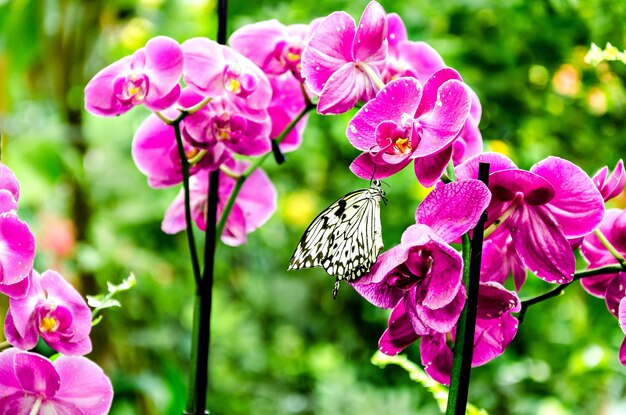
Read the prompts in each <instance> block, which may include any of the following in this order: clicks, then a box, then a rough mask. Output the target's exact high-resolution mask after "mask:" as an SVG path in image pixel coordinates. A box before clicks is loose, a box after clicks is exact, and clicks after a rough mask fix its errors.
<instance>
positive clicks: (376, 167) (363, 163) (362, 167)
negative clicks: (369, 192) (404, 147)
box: [350, 153, 411, 180]
mask: <svg viewBox="0 0 626 415" xmlns="http://www.w3.org/2000/svg"><path fill="white" fill-rule="evenodd" d="M410 162H411V159H409V158H407V159H405V160H404V161H403V162H401V163H397V164H378V163H376V162H375V161H374V160H373V158H372V155H371V154H370V153H363V154H361V155H360V156H358V157H357V158H356V159H354V161H353V162H352V164H350V171H351V172H352V173H354V174H355V175H356V176H357V177H360V178H362V179H366V180H371V179H384V178H385V177H389V176H391V175H392V174H394V173H397V172H399V171H400V170H402V169H403V168H405V167H406V166H407V165H408V164H409V163H410Z"/></svg>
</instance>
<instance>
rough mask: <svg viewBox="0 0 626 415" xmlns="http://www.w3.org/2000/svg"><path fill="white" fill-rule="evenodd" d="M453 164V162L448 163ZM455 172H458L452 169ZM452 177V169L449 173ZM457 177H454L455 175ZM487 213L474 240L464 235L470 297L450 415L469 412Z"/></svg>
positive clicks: (481, 173)
mask: <svg viewBox="0 0 626 415" xmlns="http://www.w3.org/2000/svg"><path fill="white" fill-rule="evenodd" d="M448 166H450V165H448ZM449 170H452V175H454V171H453V169H452V168H450V169H449ZM448 177H450V172H449V173H448ZM452 177H454V176H452ZM478 179H479V180H481V181H482V182H483V183H485V185H487V184H488V181H489V163H480V164H479V169H478ZM486 221H487V214H486V212H483V214H482V215H481V217H480V219H479V220H478V223H477V224H476V226H475V227H474V230H473V239H472V240H471V241H470V238H469V234H467V233H466V234H465V235H463V237H462V257H463V283H464V285H465V287H467V300H466V303H465V307H463V311H462V312H461V315H460V317H459V321H458V322H457V326H456V336H455V338H456V341H455V344H454V357H453V359H452V373H451V375H450V393H449V396H448V405H447V408H446V414H447V415H452V414H456V415H461V414H465V411H466V408H467V401H468V396H469V384H470V375H471V371H472V357H473V354H474V333H475V331H476V314H477V309H478V289H479V285H480V264H481V257H482V249H483V231H484V227H485V222H486Z"/></svg>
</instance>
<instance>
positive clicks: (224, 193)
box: [161, 161, 277, 245]
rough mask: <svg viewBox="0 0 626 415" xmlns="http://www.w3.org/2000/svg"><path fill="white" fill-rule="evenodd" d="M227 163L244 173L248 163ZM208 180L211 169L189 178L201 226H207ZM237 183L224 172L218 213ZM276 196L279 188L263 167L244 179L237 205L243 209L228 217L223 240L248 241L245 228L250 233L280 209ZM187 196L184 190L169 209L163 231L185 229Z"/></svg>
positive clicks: (195, 217) (235, 243)
mask: <svg viewBox="0 0 626 415" xmlns="http://www.w3.org/2000/svg"><path fill="white" fill-rule="evenodd" d="M226 165H227V167H228V168H229V169H230V170H231V171H233V172H234V173H236V174H237V173H238V174H241V173H243V172H244V171H245V169H246V167H247V166H248V163H247V162H243V161H238V162H235V161H229V162H228V163H227V164H226ZM208 180H209V172H208V171H207V170H202V171H200V172H199V173H198V174H196V175H194V176H192V177H191V178H190V180H189V187H190V194H191V209H192V218H193V220H194V222H195V223H196V225H197V226H198V228H199V229H201V230H205V229H206V222H205V218H204V217H205V204H206V191H207V190H206V189H207V186H208ZM234 185H235V179H233V178H232V177H230V176H227V175H226V174H220V182H219V190H218V194H219V199H218V200H219V202H218V207H217V213H218V215H221V214H222V211H223V209H224V206H225V205H226V203H227V201H228V197H229V196H230V194H231V192H232V190H233V187H234ZM276 199H277V195H276V189H275V188H274V186H273V185H272V183H271V182H270V180H269V178H268V177H267V175H266V174H265V173H264V172H263V171H261V170H260V169H257V170H255V171H254V173H252V174H251V175H250V177H249V178H248V180H246V181H245V182H244V184H243V186H242V188H241V191H240V193H239V197H238V198H237V199H236V201H235V207H236V208H237V209H239V210H240V214H235V215H233V216H229V218H228V219H227V220H226V225H225V227H224V234H223V235H222V241H223V242H224V243H227V244H229V245H239V244H241V243H244V242H245V240H243V239H242V232H244V233H245V234H247V233H249V232H252V231H253V230H255V229H257V228H258V227H260V226H261V225H262V224H263V223H265V222H266V221H267V219H269V217H270V216H271V214H272V213H273V212H274V211H275V210H276ZM183 200H184V199H183V192H182V190H181V191H180V193H179V194H178V196H176V198H175V199H174V201H173V202H172V203H171V204H170V206H169V208H168V209H167V211H166V212H165V216H164V218H163V222H162V223H161V230H162V231H163V232H165V233H170V234H172V233H177V232H180V231H182V230H184V229H185V227H186V226H187V224H186V222H185V215H184V212H185V210H184V202H183Z"/></svg>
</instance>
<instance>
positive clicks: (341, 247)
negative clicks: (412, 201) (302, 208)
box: [289, 181, 384, 296]
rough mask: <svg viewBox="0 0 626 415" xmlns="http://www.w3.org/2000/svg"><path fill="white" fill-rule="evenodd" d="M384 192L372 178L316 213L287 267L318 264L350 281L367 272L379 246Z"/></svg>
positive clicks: (335, 289)
mask: <svg viewBox="0 0 626 415" xmlns="http://www.w3.org/2000/svg"><path fill="white" fill-rule="evenodd" d="M383 197H384V192H383V190H382V189H381V188H380V183H378V182H377V181H375V182H374V183H373V184H372V186H370V187H369V188H367V189H359V190H355V191H353V192H350V193H348V194H346V195H345V196H343V197H342V198H340V199H339V200H337V201H336V202H334V203H333V204H331V205H330V206H329V207H327V208H326V209H325V210H324V211H323V212H322V213H320V214H319V215H317V217H316V218H315V219H313V222H311V224H310V225H309V227H308V228H307V230H306V231H305V232H304V235H302V238H301V239H300V243H298V246H297V248H296V251H295V252H294V254H293V256H292V257H291V261H290V262H289V269H290V270H292V269H301V268H312V267H322V268H324V270H325V271H326V272H327V273H328V274H330V275H332V276H335V277H336V282H335V288H334V290H333V296H336V294H337V289H338V287H339V281H341V280H346V281H354V280H356V279H358V278H359V277H361V276H362V275H363V274H365V273H366V272H368V271H369V270H370V268H371V266H372V265H373V264H374V262H376V258H377V257H378V253H379V252H380V250H381V249H382V248H383V239H382V230H381V224H380V200H381V199H382V198H383Z"/></svg>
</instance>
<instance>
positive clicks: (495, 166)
mask: <svg viewBox="0 0 626 415" xmlns="http://www.w3.org/2000/svg"><path fill="white" fill-rule="evenodd" d="M481 162H482V163H489V172H490V173H495V172H497V171H500V170H512V169H517V166H516V165H515V163H513V161H511V159H509V158H508V157H506V156H504V155H502V154H499V153H490V152H487V153H481V154H478V155H476V156H474V157H471V158H469V159H468V160H466V161H465V162H463V163H462V164H460V165H458V166H456V167H455V168H454V172H455V173H456V178H457V180H463V179H477V178H478V166H479V164H480V163H481ZM490 181H491V180H490Z"/></svg>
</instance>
